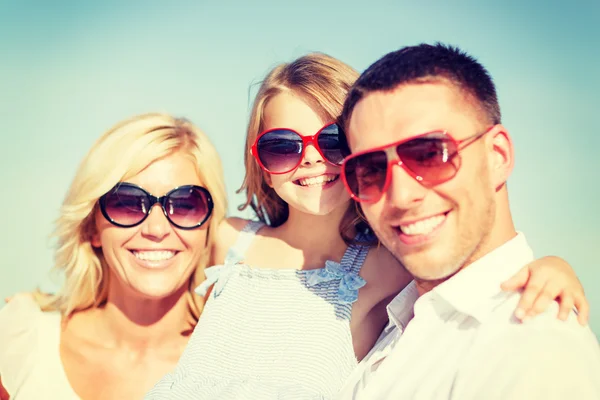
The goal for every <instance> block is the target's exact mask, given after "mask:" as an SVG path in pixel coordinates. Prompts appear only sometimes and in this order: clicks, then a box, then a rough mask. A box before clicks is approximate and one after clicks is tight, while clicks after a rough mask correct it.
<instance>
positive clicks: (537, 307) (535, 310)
mask: <svg viewBox="0 0 600 400" xmlns="http://www.w3.org/2000/svg"><path fill="white" fill-rule="evenodd" d="M558 295H560V288H558V287H556V286H553V285H552V283H548V284H546V286H544V288H543V289H542V291H541V292H540V293H539V294H538V296H537V297H536V299H535V301H534V302H533V304H532V306H531V308H530V309H529V310H525V311H526V312H527V316H528V317H534V316H536V315H538V314H541V313H543V312H544V311H546V310H547V309H548V307H549V306H550V303H552V301H554V299H556V298H557V297H558Z"/></svg>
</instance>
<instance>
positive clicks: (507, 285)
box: [500, 267, 529, 292]
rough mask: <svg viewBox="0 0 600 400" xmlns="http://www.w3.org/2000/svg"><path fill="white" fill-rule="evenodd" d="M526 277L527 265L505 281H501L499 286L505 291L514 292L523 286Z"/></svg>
mask: <svg viewBox="0 0 600 400" xmlns="http://www.w3.org/2000/svg"><path fill="white" fill-rule="evenodd" d="M528 279H529V267H523V268H521V269H520V270H519V272H517V273H516V274H514V275H513V276H512V277H510V278H509V279H508V280H507V281H504V282H502V284H501V285H500V288H501V289H502V290H504V291H507V292H514V291H516V290H519V289H521V288H522V287H524V286H525V284H526V283H527V280H528Z"/></svg>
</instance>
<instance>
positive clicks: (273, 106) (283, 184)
mask: <svg viewBox="0 0 600 400" xmlns="http://www.w3.org/2000/svg"><path fill="white" fill-rule="evenodd" d="M330 122H332V121H324V120H323V119H322V118H321V117H320V116H319V115H318V114H317V113H316V112H315V111H314V110H313V109H312V108H311V107H310V106H309V105H308V104H307V103H306V102H304V101H303V100H302V99H301V97H299V96H295V95H294V94H292V93H291V92H282V93H279V94H277V95H275V96H273V97H272V98H271V99H270V100H269V101H268V103H267V105H266V106H265V109H264V114H263V128H264V130H265V131H266V130H269V129H274V128H288V129H291V130H294V131H296V132H298V133H299V134H300V135H303V136H312V135H314V134H315V133H316V132H318V131H319V129H321V128H322V127H323V126H324V125H325V124H327V123H330ZM265 179H267V182H269V185H270V186H271V187H272V188H273V189H274V190H275V192H276V193H277V195H278V196H279V197H281V198H282V199H283V200H284V201H285V202H286V203H287V204H288V205H289V206H290V209H295V210H298V211H301V212H304V213H308V214H314V215H327V214H329V213H331V212H332V211H334V210H337V209H338V208H339V207H342V206H343V207H347V206H348V202H349V201H350V197H349V195H348V194H347V193H346V191H345V189H344V186H343V184H342V181H341V179H340V167H339V166H336V165H332V164H331V163H328V162H326V161H325V160H324V159H323V157H322V156H321V154H320V153H319V151H318V150H317V149H316V148H315V147H314V146H313V145H308V146H307V147H306V149H305V150H304V158H303V159H302V161H301V162H300V165H299V166H298V168H296V169H295V170H293V171H291V172H289V173H287V174H268V173H265ZM290 211H291V210H290Z"/></svg>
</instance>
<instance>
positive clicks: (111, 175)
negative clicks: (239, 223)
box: [0, 114, 226, 400]
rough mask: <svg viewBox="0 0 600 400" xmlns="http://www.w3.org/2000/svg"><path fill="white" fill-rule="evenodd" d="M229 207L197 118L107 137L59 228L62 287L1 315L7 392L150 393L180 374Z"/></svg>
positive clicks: (146, 121) (162, 121)
mask: <svg viewBox="0 0 600 400" xmlns="http://www.w3.org/2000/svg"><path fill="white" fill-rule="evenodd" d="M155 196H158V197H155ZM161 208H162V210H161ZM151 211H152V212H151ZM225 211H226V196H225V188H224V181H223V173H222V167H221V162H220V159H219V156H218V155H217V153H216V151H215V148H214V147H213V146H212V144H211V143H210V141H209V140H208V138H207V137H206V136H205V135H204V133H202V132H201V131H200V130H199V129H198V128H196V127H195V126H193V125H192V124H191V123H189V122H188V121H185V120H182V119H176V118H173V117H171V116H168V115H163V114H146V115H141V116H137V117H134V118H131V119H128V120H126V121H123V122H121V123H119V124H118V125H116V126H115V127H113V128H112V129H110V130H109V131H108V132H106V133H105V134H104V135H103V136H102V137H101V138H100V139H99V140H98V141H97V142H96V143H95V144H94V146H93V147H92V149H91V150H90V152H89V153H88V155H87V156H86V157H85V158H84V160H83V162H82V164H81V165H80V167H79V169H78V171H77V173H76V175H75V178H74V180H73V183H72V185H71V187H70V189H69V191H68V193H67V196H66V199H65V201H64V204H63V207H62V209H61V213H60V217H59V219H58V222H57V227H56V232H55V233H56V237H57V239H58V246H57V251H56V257H55V258H56V269H58V270H60V271H62V272H63V273H64V276H65V280H64V284H63V286H62V288H61V289H60V291H58V293H57V294H55V295H51V296H48V295H42V294H39V293H38V294H36V295H34V296H30V295H18V296H15V298H13V299H12V300H11V301H10V303H9V304H8V305H7V306H5V307H4V308H3V309H2V310H1V311H0V326H2V329H1V330H0V376H1V377H2V383H3V384H4V386H5V387H6V389H7V390H8V392H9V393H10V394H11V395H12V396H13V397H16V398H17V399H30V398H39V397H40V396H43V397H45V398H56V399H66V400H68V399H78V398H84V399H111V398H119V399H135V398H141V397H142V396H143V394H144V393H145V392H147V391H148V389H150V388H151V387H152V385H154V384H155V383H156V381H158V380H159V378H160V377H161V376H163V375H164V374H165V373H166V372H168V371H170V370H171V369H173V367H174V366H175V364H176V363H177V360H178V359H179V356H180V355H181V352H182V351H183V348H184V347H185V345H186V343H187V341H188V335H189V334H190V333H191V331H192V330H193V328H194V326H195V325H196V322H197V320H198V317H199V315H200V312H201V310H202V308H203V304H204V302H203V299H202V298H201V297H199V296H197V295H195V294H194V293H193V289H194V288H195V287H196V286H197V285H198V284H199V283H200V282H201V281H203V280H204V267H205V266H206V265H207V262H208V260H209V258H210V249H211V248H212V246H213V243H214V235H213V233H214V232H216V229H217V226H218V224H219V222H220V221H221V220H222V219H223V218H224V216H225Z"/></svg>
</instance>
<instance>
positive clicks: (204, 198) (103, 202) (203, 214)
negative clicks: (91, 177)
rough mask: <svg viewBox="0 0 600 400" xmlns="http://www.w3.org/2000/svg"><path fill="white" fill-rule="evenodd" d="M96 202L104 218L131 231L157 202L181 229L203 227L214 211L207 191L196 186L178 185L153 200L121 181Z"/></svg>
mask: <svg viewBox="0 0 600 400" xmlns="http://www.w3.org/2000/svg"><path fill="white" fill-rule="evenodd" d="M99 203H100V211H101V212H102V215H104V218H106V219H107V220H108V221H109V222H110V223H112V224H113V225H116V226H119V227H121V228H131V227H134V226H137V225H139V224H141V223H142V222H144V220H145V219H146V218H147V217H148V215H149V214H150V210H151V209H152V207H153V206H154V205H155V204H157V203H158V204H160V206H161V208H162V210H163V213H164V214H165V217H166V218H167V220H169V222H170V223H171V224H173V225H174V226H176V227H177V228H180V229H195V228H198V227H200V226H202V225H203V224H204V223H205V222H206V221H207V220H208V218H209V217H210V215H211V213H212V210H213V201H212V197H211V195H210V192H209V191H208V190H207V189H205V188H203V187H201V186H195V185H186V186H179V187H176V188H175V189H173V190H171V191H170V192H169V193H167V194H165V195H164V196H161V197H156V196H153V195H152V194H150V193H148V192H147V191H146V190H144V189H143V188H141V187H139V186H137V185H134V184H132V183H127V182H121V183H118V184H117V185H116V186H115V187H114V188H112V189H111V190H110V191H109V192H108V193H106V194H105V195H103V196H102V197H100V201H99Z"/></svg>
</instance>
